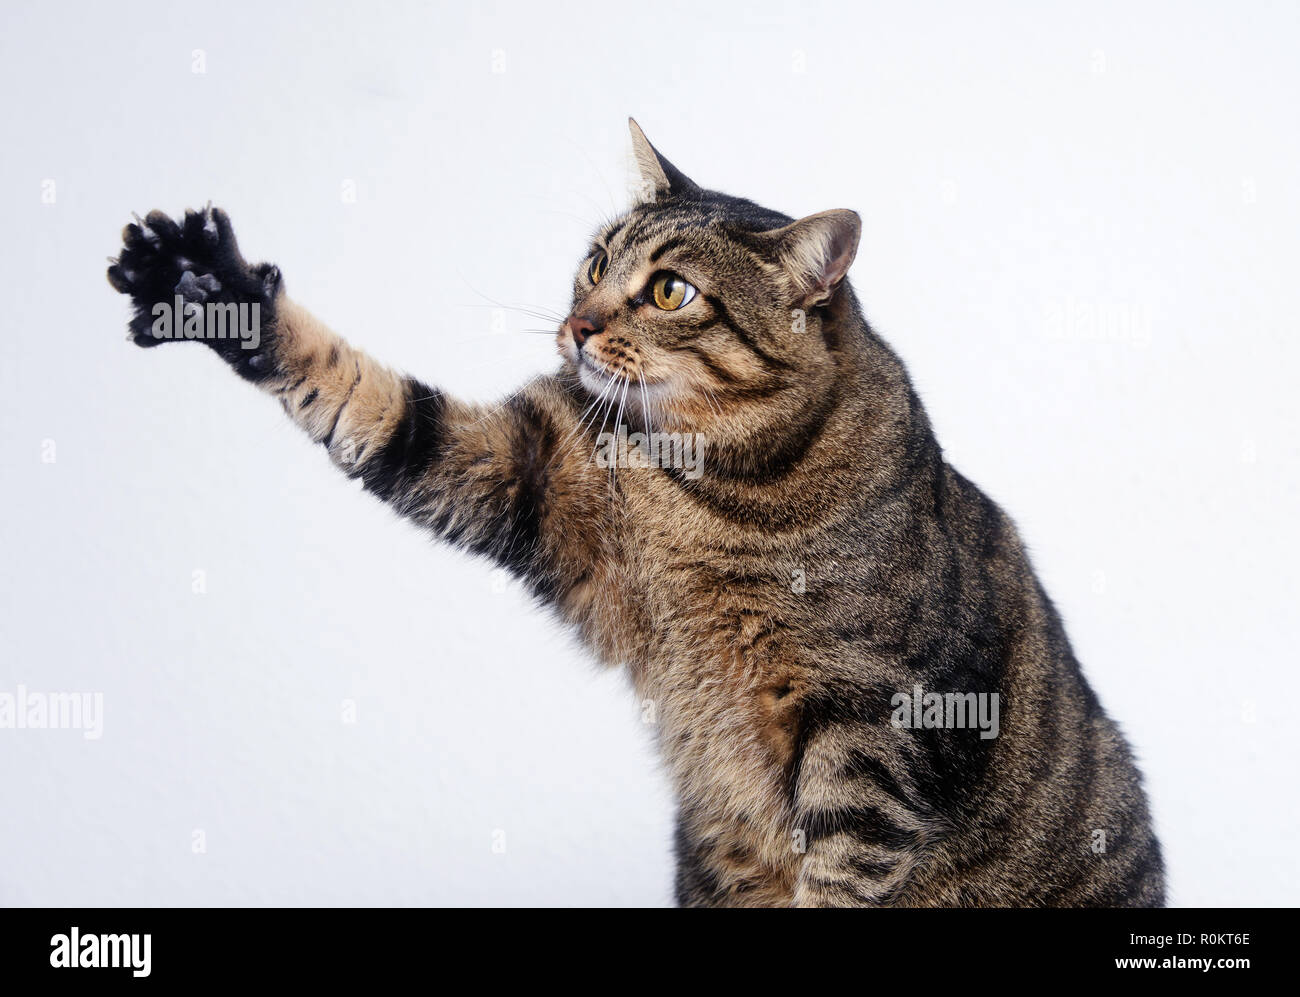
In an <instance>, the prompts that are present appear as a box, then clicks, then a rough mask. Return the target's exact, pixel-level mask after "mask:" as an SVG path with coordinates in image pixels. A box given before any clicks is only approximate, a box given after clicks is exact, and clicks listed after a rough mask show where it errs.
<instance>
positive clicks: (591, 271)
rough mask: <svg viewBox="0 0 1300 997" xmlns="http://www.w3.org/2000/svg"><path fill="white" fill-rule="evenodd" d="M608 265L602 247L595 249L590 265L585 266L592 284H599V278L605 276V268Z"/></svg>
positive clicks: (607, 259) (607, 258)
mask: <svg viewBox="0 0 1300 997" xmlns="http://www.w3.org/2000/svg"><path fill="white" fill-rule="evenodd" d="M608 266H609V257H608V256H606V255H605V251H604V250H603V249H601V250H597V251H596V255H595V256H594V257H593V258H592V261H591V266H590V267H588V268H587V276H588V277H590V278H591V282H592V283H593V284H599V283H600V278H602V277H604V276H605V268H606V267H608Z"/></svg>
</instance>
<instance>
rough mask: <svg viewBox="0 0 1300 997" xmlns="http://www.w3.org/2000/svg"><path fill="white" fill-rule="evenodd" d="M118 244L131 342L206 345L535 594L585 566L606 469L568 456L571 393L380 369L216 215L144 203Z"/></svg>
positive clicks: (357, 474)
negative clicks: (170, 212) (499, 391)
mask: <svg viewBox="0 0 1300 997" xmlns="http://www.w3.org/2000/svg"><path fill="white" fill-rule="evenodd" d="M123 242H124V246H123V249H122V252H121V256H120V257H119V258H118V259H117V260H116V261H115V262H114V263H113V265H112V266H111V267H110V268H109V271H108V279H109V282H110V283H111V284H112V285H113V286H114V287H115V288H116V289H117V290H119V291H121V292H122V293H124V294H127V295H129V296H130V297H131V299H132V302H133V304H134V306H135V313H134V316H133V318H132V320H131V323H130V337H131V338H132V339H133V341H134V342H136V343H137V344H139V345H141V346H155V345H158V344H160V343H162V342H166V341H168V340H175V339H188V338H197V339H199V340H200V341H202V342H204V343H205V344H206V345H208V346H210V347H211V348H212V349H213V350H214V351H215V352H217V353H218V354H219V355H220V356H221V357H222V358H223V359H224V360H225V361H226V362H227V363H228V364H229V365H230V366H231V367H232V368H233V369H234V370H235V371H236V373H238V374H239V375H240V376H241V377H243V378H245V379H247V380H249V381H251V382H253V383H254V384H256V385H258V386H259V387H260V388H262V389H263V390H264V391H266V392H267V393H269V394H271V395H272V396H274V397H275V398H277V399H278V400H279V401H280V403H281V405H282V406H283V407H284V410H285V412H286V413H287V414H288V415H289V416H290V418H292V419H293V421H294V422H295V423H297V424H298V425H299V426H300V427H301V428H302V429H303V430H304V431H305V432H306V433H307V435H308V436H310V437H311V439H313V440H315V441H316V442H318V443H321V444H322V445H324V446H325V447H326V449H327V450H328V451H329V455H330V458H331V460H332V461H333V462H334V463H335V464H336V465H337V466H338V467H339V468H340V469H342V470H343V471H344V472H345V473H347V474H348V475H349V476H351V477H354V478H360V479H361V481H362V482H363V483H364V485H365V486H366V488H367V489H369V490H370V491H372V492H374V493H375V494H376V495H378V496H379V497H380V498H381V499H383V500H384V501H386V502H388V503H389V504H391V505H392V506H393V507H394V508H396V509H397V510H398V511H399V512H401V513H402V514H403V515H405V516H407V517H409V518H411V519H413V520H415V521H416V522H418V523H420V524H421V525H423V526H426V527H428V528H430V529H431V530H433V531H434V532H435V533H437V534H438V535H440V536H442V537H444V538H446V539H448V540H450V541H452V542H454V543H457V544H459V545H461V546H464V547H467V548H469V549H470V550H472V551H474V552H476V553H482V554H487V555H489V556H491V557H494V558H495V559H496V560H497V561H498V562H499V563H501V564H503V565H505V566H506V567H508V568H510V569H511V570H512V571H514V572H516V573H517V574H519V575H521V576H523V577H524V578H525V579H526V580H527V581H528V582H529V583H530V585H531V586H532V587H533V588H534V590H535V591H538V592H539V593H541V594H545V595H552V596H560V595H562V594H563V591H564V587H565V584H566V580H567V579H576V578H580V577H582V576H583V575H584V574H585V573H586V571H587V569H588V567H589V565H590V563H591V560H592V558H593V557H595V556H596V551H595V549H594V548H595V545H596V544H597V543H598V538H597V537H596V536H595V535H591V534H590V530H591V517H590V515H589V511H590V509H591V508H593V507H594V506H595V501H594V499H595V495H594V492H595V490H597V489H599V488H600V487H601V477H600V475H599V474H596V473H593V469H592V468H591V467H590V466H587V465H588V464H589V462H583V461H578V460H574V459H572V457H571V456H570V455H569V454H567V453H565V452H563V450H562V443H563V441H564V440H565V439H566V438H567V437H568V436H569V434H570V433H571V431H572V430H573V428H574V427H575V425H576V418H575V412H574V402H573V400H572V398H571V397H570V396H569V395H568V394H567V393H565V392H563V391H561V390H560V389H559V388H558V386H557V385H556V384H555V383H554V381H553V379H550V378H542V379H539V380H538V381H536V382H533V383H532V384H530V385H527V386H526V387H525V388H524V389H522V390H521V391H519V392H516V393H515V394H514V395H513V396H511V398H510V399H508V400H507V401H506V402H505V403H504V404H502V405H499V406H495V407H489V406H478V405H468V404H465V403H463V402H460V401H458V400H456V399H454V398H452V397H450V396H449V395H447V394H445V393H444V392H442V391H439V390H438V389H436V388H431V387H429V386H427V385H425V384H423V383H422V382H420V381H417V380H415V379H414V378H410V377H406V376H403V375H401V374H399V373H396V372H394V371H392V370H390V369H389V368H387V367H385V366H384V365H382V364H380V363H378V362H377V361H375V360H373V359H372V358H370V357H369V356H367V355H366V354H365V353H363V352H361V351H360V350H357V349H355V348H354V347H352V346H351V345H349V344H348V343H347V342H346V341H345V340H344V339H343V338H342V337H340V336H338V335H336V334H335V333H333V332H332V331H330V330H329V329H328V328H327V327H326V326H325V325H324V324H323V323H321V322H320V321H319V320H317V319H316V318H315V317H313V316H312V315H311V314H310V313H309V312H308V311H307V310H306V309H304V308H303V307H301V306H300V305H298V304H296V303H295V302H294V301H292V300H291V299H290V298H289V297H288V296H287V295H286V294H285V293H284V287H283V281H282V279H281V275H280V271H279V268H278V267H275V266H272V265H270V264H266V263H262V264H250V263H248V262H247V261H245V260H244V258H243V256H242V255H241V254H240V252H239V248H238V245H237V243H236V241H235V236H234V232H233V229H232V228H231V224H230V219H229V218H228V217H227V216H226V215H225V213H224V212H222V211H220V210H219V209H212V208H208V209H205V210H204V211H202V212H189V213H187V214H186V216H185V218H184V219H183V220H182V221H181V222H180V223H179V224H178V223H176V222H174V221H173V220H172V219H171V218H169V217H168V216H166V215H164V214H162V213H161V212H151V213H150V214H149V216H148V217H147V218H145V219H143V220H141V221H139V222H138V223H137V224H132V225H128V226H127V227H126V229H125V230H124V232H123ZM241 309H242V311H241ZM223 316H224V325H221V328H218V325H220V323H219V322H218V321H217V320H218V319H221V318H222V317H223ZM232 329H233V330H234V331H232ZM219 332H224V335H218V333H219Z"/></svg>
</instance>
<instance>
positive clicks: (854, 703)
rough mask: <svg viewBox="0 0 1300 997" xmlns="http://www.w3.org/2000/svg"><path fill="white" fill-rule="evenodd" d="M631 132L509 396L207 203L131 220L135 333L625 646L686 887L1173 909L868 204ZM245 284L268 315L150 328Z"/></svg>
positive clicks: (1091, 706) (905, 900)
mask: <svg viewBox="0 0 1300 997" xmlns="http://www.w3.org/2000/svg"><path fill="white" fill-rule="evenodd" d="M631 128H632V137H633V146H634V151H635V154H636V160H637V164H638V167H639V171H640V174H641V176H642V180H643V186H642V189H641V196H640V198H639V200H638V202H637V203H636V204H635V205H634V206H633V207H632V208H631V209H630V210H628V211H627V212H626V214H624V215H622V216H621V217H619V218H617V219H616V220H614V221H613V222H612V223H610V224H608V225H605V226H604V227H603V228H601V229H600V230H599V231H598V232H597V233H596V235H595V238H594V239H593V241H592V243H591V246H590V248H589V249H588V251H587V253H586V256H585V257H584V260H583V262H582V264H581V265H580V266H579V268H578V271H577V275H576V278H575V281H574V286H573V304H572V309H571V313H570V314H569V316H568V318H567V319H566V320H565V321H564V322H563V324H562V325H560V327H559V330H558V336H557V340H558V346H559V352H560V354H561V356H562V362H561V364H560V367H559V370H558V371H557V372H556V373H554V374H551V375H549V376H544V377H539V378H537V379H536V380H533V381H531V382H530V383H528V384H527V385H525V386H524V387H523V388H521V389H520V390H519V391H517V392H516V393H515V394H513V395H511V396H510V397H509V398H507V399H506V400H505V401H504V402H502V403H501V404H500V405H497V406H485V405H471V404H467V403H465V402H461V401H458V400H457V399H456V398H454V397H452V396H451V395H449V394H446V393H444V392H443V391H441V390H439V389H437V388H433V387H430V386H429V385H427V384H425V383H423V382H421V381H417V380H415V379H414V378H410V377H404V376H402V375H401V374H398V373H395V372H393V371H391V370H390V369H388V368H387V367H384V366H382V365H380V364H379V363H377V362H376V361H374V360H372V359H371V358H370V357H368V356H367V355H366V354H364V353H362V352H361V351H359V350H357V349H356V348H355V347H353V346H351V345H349V344H348V343H347V342H345V341H344V340H343V339H341V338H340V337H339V336H337V335H335V334H334V333H333V332H331V331H330V330H329V329H327V328H326V327H325V326H324V325H323V324H321V322H320V321H318V320H317V319H316V318H315V317H313V316H312V315H311V314H310V313H309V312H308V311H306V309H304V308H303V307H302V306H301V305H299V304H298V303H296V302H295V301H293V300H292V299H290V298H289V297H288V296H287V294H286V293H285V291H284V288H283V282H282V279H281V274H280V270H279V269H278V268H277V267H275V266H272V265H269V264H265V263H263V264H258V265H251V264H249V263H247V262H246V261H245V260H244V257H243V256H242V255H241V254H240V251H239V249H238V248H237V246H236V242H235V235H234V232H233V231H232V229H231V224H230V220H229V218H228V217H227V216H226V214H225V213H224V212H222V211H220V210H213V209H212V208H211V206H209V207H208V208H207V209H205V210H203V211H201V212H188V213H187V214H186V215H185V218H184V219H183V221H181V222H179V223H178V222H175V221H173V220H172V219H171V218H169V217H168V216H167V215H165V214H163V213H161V212H156V211H155V212H153V213H151V214H150V215H149V216H148V217H147V218H146V219H144V220H139V219H137V223H136V224H130V225H128V226H127V227H126V229H125V230H124V234H123V241H124V243H125V246H124V248H123V249H122V252H121V255H120V258H118V259H117V260H115V261H113V265H112V266H111V267H110V268H109V270H108V279H109V281H110V283H111V284H112V285H113V287H114V288H116V289H117V290H118V291H120V292H122V293H123V294H127V295H129V296H130V297H131V300H132V302H133V305H134V316H133V318H132V320H131V322H130V338H132V339H133V341H134V342H135V343H137V344H138V345H141V346H154V345H157V344H159V343H160V342H163V341H165V338H168V337H169V338H178V339H180V338H201V339H202V341H203V342H205V343H207V344H208V345H209V346H211V347H212V348H213V349H214V350H215V351H216V352H217V353H218V354H219V355H220V356H221V357H222V358H223V359H224V360H226V361H227V362H228V363H229V364H230V366H232V367H233V368H234V370H235V372H236V373H237V374H239V375H240V376H241V377H243V378H245V379H247V380H248V381H251V382H252V383H254V384H256V385H257V386H259V387H260V388H262V389H263V390H264V391H266V392H267V393H268V394H270V395H271V396H273V397H274V398H276V399H278V400H279V401H280V403H281V405H282V406H283V407H284V410H285V411H286V412H287V413H288V414H289V416H290V418H292V419H293V420H294V421H295V422H296V423H297V424H298V425H299V426H301V427H302V429H303V430H304V431H305V432H306V433H307V435H308V436H310V437H311V439H312V440H314V441H316V442H318V443H321V444H323V445H324V447H325V448H326V450H327V451H328V453H329V456H330V458H331V460H332V461H333V462H334V463H335V464H336V465H337V466H338V467H339V468H340V469H341V470H342V471H343V472H344V473H345V474H347V475H348V476H350V477H353V478H359V479H360V480H361V482H362V483H363V484H364V486H365V488H366V489H368V490H369V491H371V492H373V493H374V494H375V495H376V496H378V497H379V498H380V499H382V500H383V501H385V502H387V503H389V504H390V505H391V506H392V507H393V508H394V509H396V510H397V511H398V512H399V513H401V514H402V515H404V516H406V517H409V518H410V519H411V520H413V521H414V522H415V523H418V524H419V525H421V526H423V527H426V528H427V529H428V530H429V531H430V532H431V533H433V534H434V535H436V536H438V537H440V538H442V539H444V540H447V541H449V542H450V543H453V544H456V545H458V546H459V547H462V548H464V549H466V550H469V551H472V552H474V553H477V554H482V555H485V556H486V557H489V558H491V559H493V560H494V561H496V562H497V563H498V564H501V565H504V566H505V567H506V568H508V569H509V570H510V571H511V572H513V573H514V574H516V575H517V576H518V577H519V578H521V579H522V580H523V581H524V583H525V584H526V585H527V586H528V588H529V589H530V590H531V591H532V593H534V594H535V596H536V597H537V599H538V600H540V601H541V602H542V603H544V604H545V605H547V606H548V607H549V608H550V609H552V610H553V611H554V612H555V613H556V614H558V615H559V616H560V617H561V618H562V619H563V620H565V621H566V622H567V623H569V624H571V625H572V626H573V627H575V628H576V629H577V631H578V632H579V633H580V635H581V637H582V639H583V640H584V641H585V643H586V645H587V646H588V647H589V648H590V649H591V650H592V651H593V653H594V654H595V655H597V656H598V657H599V658H600V659H601V660H603V661H604V662H607V663H609V664H611V665H619V666H622V667H624V668H626V669H627V673H628V675H629V677H630V679H631V681H632V683H633V684H634V686H635V688H636V691H637V694H638V695H639V696H640V697H642V698H643V699H644V700H645V702H646V708H647V712H648V713H649V714H650V715H652V716H653V719H654V721H655V724H656V730H657V735H658V740H659V743H660V746H661V748H662V752H663V755H664V758H665V760H666V764H667V766H668V770H669V772H670V775H671V779H672V782H673V785H674V788H675V791H676V795H677V801H678V810H679V812H678V816H677V831H676V853H677V875H676V893H677V899H678V901H679V903H681V904H683V905H700V906H866V907H876V906H898V907H917V906H1159V905H1161V904H1162V903H1163V899H1164V873H1163V865H1162V861H1161V856H1160V848H1159V844H1158V842H1157V840H1156V838H1155V836H1154V834H1153V832H1152V828H1151V821H1150V818H1149V816H1148V812H1147V804H1146V800H1145V797H1144V794H1143V789H1142V786H1141V779H1140V776H1139V773H1138V770H1137V768H1136V767H1135V765H1134V762H1133V759H1132V756H1131V754H1130V751H1129V748H1128V746H1127V745H1126V743H1125V741H1124V739H1123V737H1122V736H1121V734H1120V732H1119V730H1118V729H1117V728H1116V726H1115V724H1114V723H1113V722H1112V721H1111V720H1110V719H1109V718H1108V717H1107V716H1106V714H1105V713H1104V712H1103V711H1102V708H1101V706H1100V705H1099V704H1098V701H1097V698H1096V696H1095V695H1094V694H1093V692H1092V690H1091V689H1090V688H1089V686H1088V683H1087V682H1086V681H1085V680H1084V678H1083V676H1082V674H1081V673H1080V670H1079V665H1078V662H1077V661H1076V660H1075V657H1074V655H1073V653H1072V652H1071V649H1070V645H1069V642H1068V641H1067V639H1066V636H1065V633H1064V631H1063V628H1062V624H1061V620H1060V618H1059V616H1058V615H1057V613H1056V611H1055V609H1054V608H1053V606H1052V603H1051V601H1050V600H1049V599H1048V597H1047V595H1046V594H1045V593H1044V591H1043V589H1042V587H1041V586H1040V584H1039V582H1038V580H1037V579H1036V578H1035V576H1034V573H1033V570H1032V569H1031V567H1030V564H1029V560H1028V558H1027V556H1026V554H1025V550H1024V547H1023V545H1022V543H1021V541H1020V539H1019V537H1018V536H1017V533H1016V530H1015V527H1014V526H1013V525H1012V523H1011V521H1010V520H1009V519H1008V518H1007V516H1006V515H1005V514H1004V513H1003V512H1002V511H1001V510H1000V509H999V508H998V507H997V506H996V505H994V504H993V502H991V501H990V500H989V499H988V498H987V497H985V496H984V495H983V494H982V493H981V492H980V491H979V489H977V488H976V487H975V486H974V485H973V484H971V483H970V482H969V481H967V480H966V479H965V478H964V477H962V476H961V475H960V474H959V473H958V472H957V471H955V470H954V469H953V468H952V467H950V466H949V465H948V464H947V463H945V461H944V458H943V453H942V451H941V449H940V447H939V444H938V443H937V442H936V441H935V438H934V435H933V433H932V431H931V427H930V423H929V421H928V419H927V418H926V414H925V410H924V409H923V408H922V406H921V403H920V401H919V400H918V398H917V396H916V394H915V392H914V391H913V389H912V386H911V384H910V382H909V380H908V377H907V374H906V372H905V370H904V369H903V365H902V363H901V362H900V361H899V359H898V357H897V356H895V354H894V353H893V352H892V351H891V349H890V348H889V347H888V346H887V345H885V343H884V342H882V341H881V340H880V338H878V337H877V335H876V334H875V332H873V330H872V329H871V327H870V326H869V325H868V324H867V322H866V320H865V319H864V318H863V314H862V310H861V308H860V306H859V304H858V301H857V299H856V297H855V296H854V293H853V291H852V289H851V288H850V286H849V284H848V282H847V281H846V280H845V279H844V278H845V273H846V271H847V270H848V269H849V266H850V264H851V263H852V262H853V258H854V255H855V253H856V250H857V245H858V239H859V232H860V223H859V219H858V216H857V214H855V213H854V212H852V211H844V210H838V211H827V212H823V213H820V214H815V215H811V216H809V217H807V218H803V219H801V220H798V221H796V220H793V219H791V218H789V217H787V216H785V215H782V214H779V213H778V212H775V211H770V210H767V209H766V208H761V207H759V206H757V205H756V204H754V203H752V202H750V201H747V200H743V199H741V198H736V197H731V196H728V195H725V194H721V193H718V192H716V191H711V190H705V189H703V188H701V187H699V186H697V185H696V184H695V183H693V182H692V181H690V180H689V179H687V178H686V177H685V176H684V175H683V174H682V173H681V172H680V171H678V170H677V169H676V168H675V167H673V166H672V165H671V164H670V163H669V162H668V161H667V160H665V159H664V158H663V157H662V156H660V155H659V153H658V152H657V151H656V150H655V149H654V147H653V146H651V145H650V143H649V142H648V141H647V140H646V138H645V136H644V135H643V134H642V133H641V131H640V129H639V128H638V127H637V126H636V123H635V122H632V123H631ZM254 305H255V306H257V309H256V310H257V315H256V319H257V334H256V335H252V336H242V335H241V336H233V335H226V336H224V337H221V336H218V335H216V334H214V332H213V330H212V326H211V324H209V325H205V326H203V327H202V331H201V332H194V331H193V330H189V327H188V325H187V330H188V331H186V332H184V333H183V334H182V332H181V331H180V325H178V326H176V327H175V330H174V331H173V332H170V333H169V332H168V331H166V328H165V323H164V326H160V325H159V321H160V319H159V316H164V315H165V314H166V311H167V309H168V308H170V307H176V306H179V307H180V308H181V310H182V312H188V313H190V314H193V315H195V316H196V317H195V320H194V321H195V323H198V321H199V319H200V318H202V315H203V314H204V311H205V310H206V312H207V315H208V317H209V320H210V319H211V316H212V312H213V306H217V309H216V310H217V312H218V313H220V311H221V309H227V310H230V311H232V312H233V310H234V309H236V308H238V307H239V306H245V307H251V306H254ZM180 317H181V316H180V315H178V319H179V318H180ZM185 321H186V322H187V323H188V321H189V320H188V318H186V319H185ZM611 418H612V419H613V421H612V422H611V421H610V420H611ZM607 423H609V426H608V427H607V426H606V424H607ZM611 431H613V433H614V436H615V438H617V439H618V440H620V441H622V440H627V441H628V443H627V445H626V446H623V445H622V444H620V447H612V446H610V445H608V441H609V439H610V438H611ZM602 440H604V441H605V443H604V444H602ZM647 440H667V441H668V443H667V445H666V446H665V447H661V448H660V449H659V450H658V457H659V458H663V456H664V454H665V453H666V454H667V455H668V457H669V459H666V460H665V459H652V458H654V457H655V451H654V450H653V448H650V447H648V446H647V444H646V441H647ZM683 441H688V442H693V443H695V444H697V448H696V451H695V452H696V453H697V454H698V453H703V455H704V456H703V460H702V462H701V463H700V465H699V466H698V467H695V468H694V469H692V468H689V467H686V466H684V465H685V463H686V462H685V461H684V459H682V458H683V457H684V455H685V454H686V453H687V448H686V447H684V446H683V445H682V444H683ZM602 446H604V450H603V451H602V449H601V448H602ZM620 448H621V449H620ZM615 450H617V451H618V454H615V455H614V456H613V458H611V459H598V458H599V456H600V453H602V452H604V453H605V454H606V456H607V457H608V456H609V455H610V454H614V451H615ZM624 451H626V453H625V454H624ZM619 454H622V455H623V456H619ZM624 458H626V459H624ZM632 458H637V459H632Z"/></svg>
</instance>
